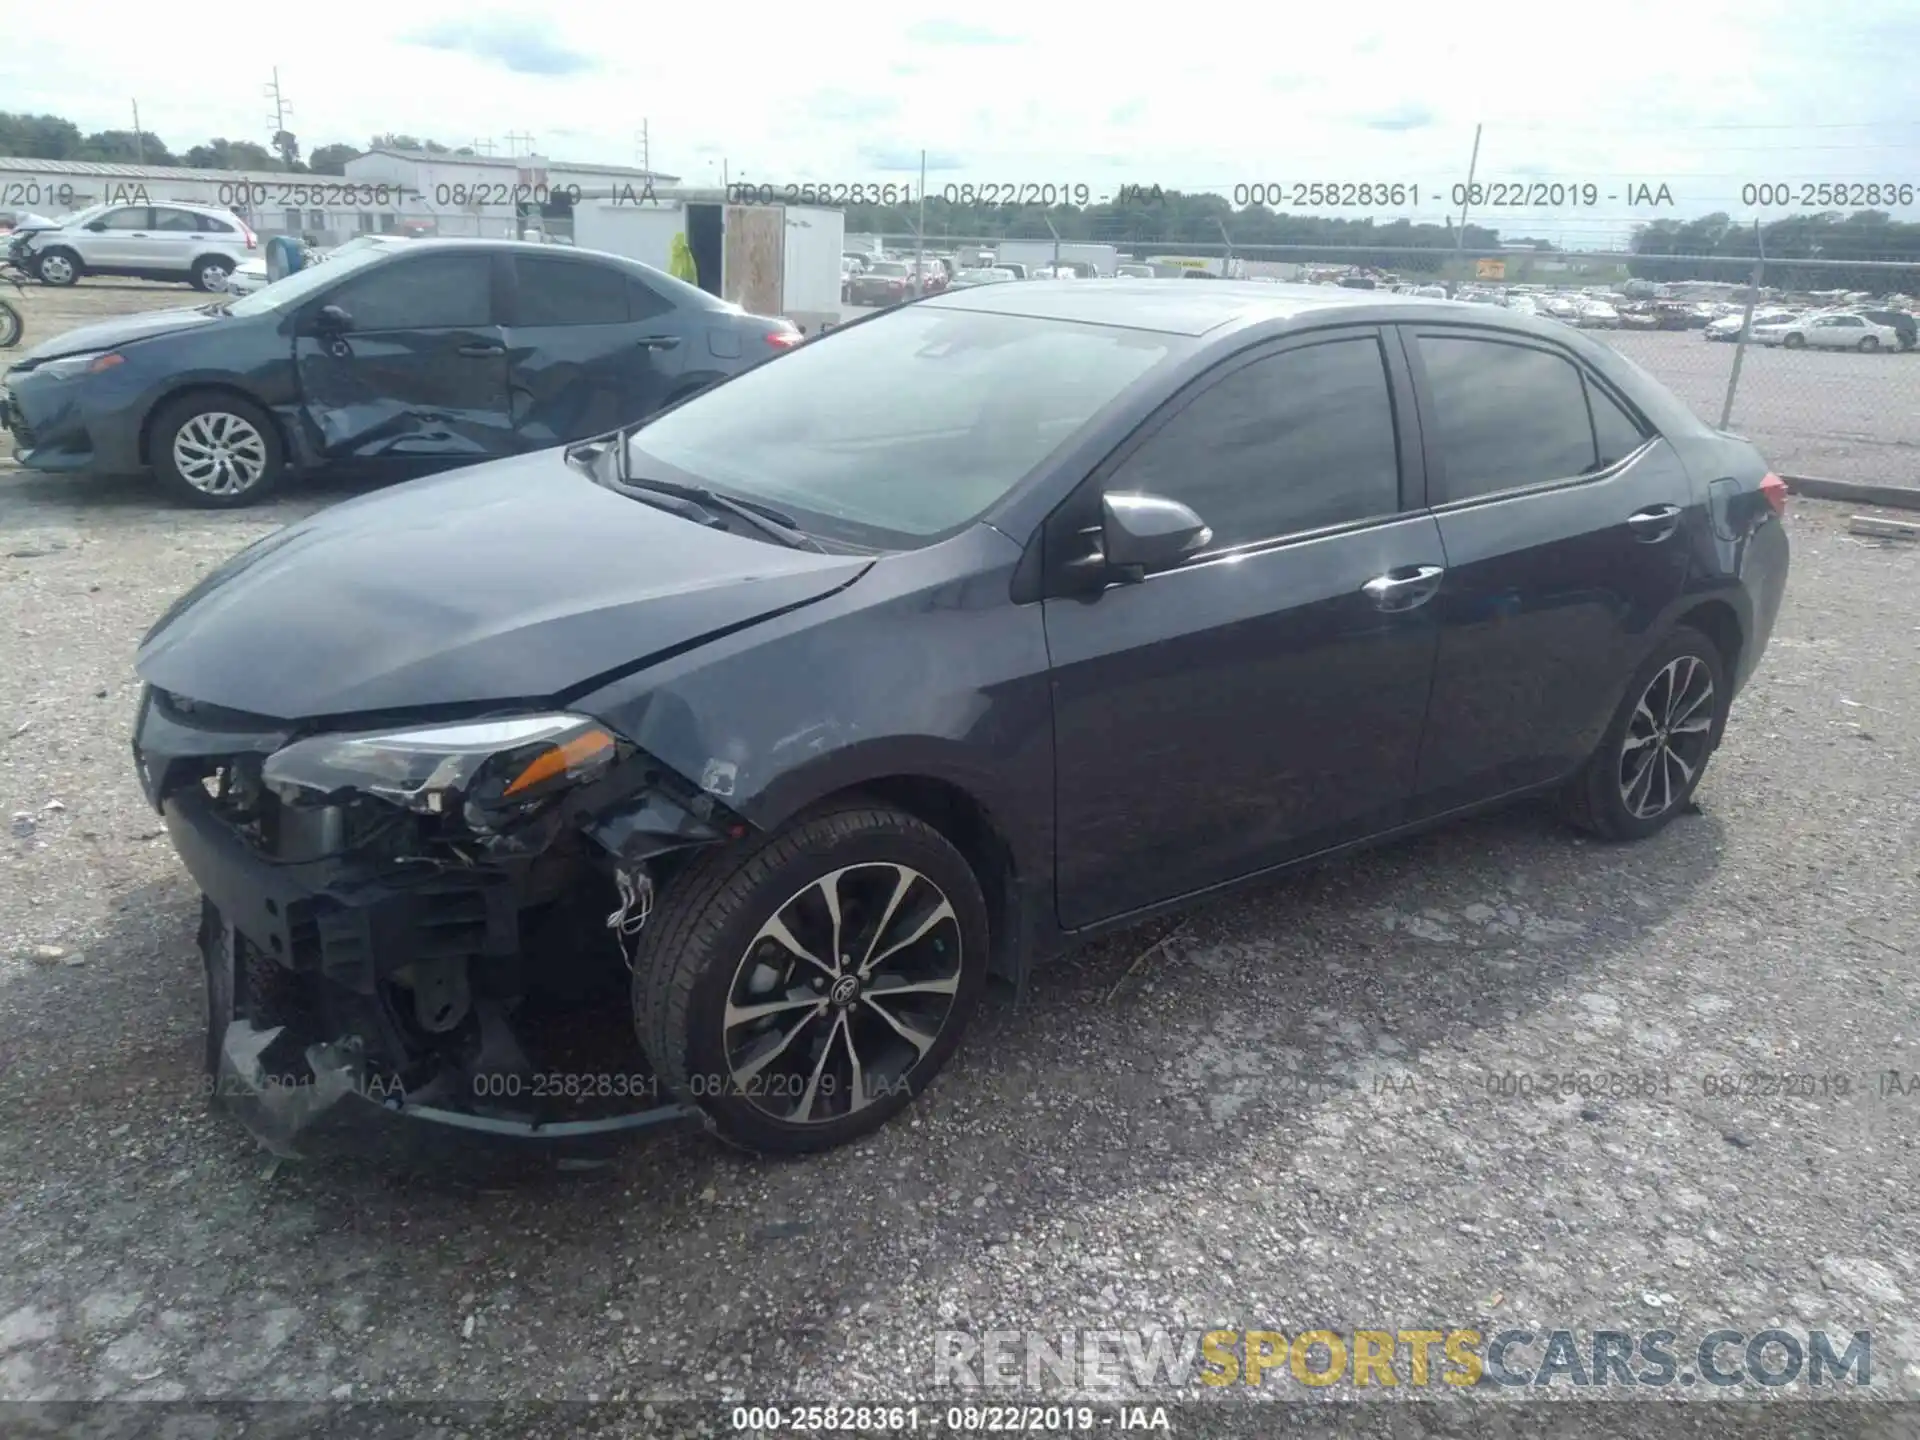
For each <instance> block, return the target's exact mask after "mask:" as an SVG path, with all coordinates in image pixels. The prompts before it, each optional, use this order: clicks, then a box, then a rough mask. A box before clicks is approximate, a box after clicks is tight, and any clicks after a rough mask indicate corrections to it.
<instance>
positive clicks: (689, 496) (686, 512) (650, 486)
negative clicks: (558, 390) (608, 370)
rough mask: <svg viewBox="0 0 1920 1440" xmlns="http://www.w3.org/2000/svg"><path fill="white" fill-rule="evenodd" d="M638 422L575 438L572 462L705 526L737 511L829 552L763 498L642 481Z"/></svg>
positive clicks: (784, 538) (799, 543)
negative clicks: (634, 453)
mask: <svg viewBox="0 0 1920 1440" xmlns="http://www.w3.org/2000/svg"><path fill="white" fill-rule="evenodd" d="M639 428H640V427H639V426H638V425H629V426H626V427H624V428H622V429H619V430H615V431H613V432H612V433H611V434H607V435H595V436H593V437H591V438H590V439H586V440H578V441H575V442H574V443H573V444H572V445H569V446H568V447H567V449H566V452H565V454H566V458H567V460H568V462H569V463H571V464H573V465H576V466H578V467H579V468H581V469H583V470H586V471H587V473H588V474H590V475H592V476H593V477H594V478H595V479H597V480H599V481H601V483H602V484H606V485H609V486H610V488H613V489H617V490H619V491H621V492H622V493H623V494H627V495H630V496H631V497H632V498H634V499H636V500H642V501H645V502H646V503H648V504H651V505H657V506H659V508H660V509H662V510H666V511H668V512H670V513H672V514H674V515H678V516H680V517H681V518H682V519H686V520H693V521H696V522H698V523H699V524H702V525H710V526H714V527H716V528H722V525H721V520H720V516H719V515H718V514H716V513H715V512H716V511H718V512H723V513H725V514H728V515H732V516H733V517H735V518H736V519H739V520H744V521H746V522H747V523H748V524H749V525H751V526H753V528H754V529H756V530H758V531H760V532H761V533H762V534H763V535H771V536H772V537H773V538H774V539H775V540H778V541H779V542H780V543H781V544H782V545H786V546H788V547H790V548H792V549H795V550H817V551H819V552H821V553H822V554H826V553H828V551H827V547H826V546H824V545H822V544H821V543H820V542H819V541H817V540H815V539H814V538H813V537H812V536H811V535H809V534H807V533H806V532H805V531H804V530H802V529H801V528H800V527H799V525H798V524H797V523H796V522H795V521H794V518H793V517H792V516H791V515H788V514H787V513H786V512H785V511H781V510H776V509H774V508H773V507H772V506H771V505H762V504H761V503H760V502H759V501H757V500H736V499H735V498H734V497H733V496H731V495H725V494H722V493H721V492H720V491H718V490H710V489H708V488H707V487H706V486H705V485H682V484H679V483H678V482H676V481H672V480H637V479H635V478H634V476H633V471H632V468H631V466H630V465H629V464H628V460H627V441H628V438H629V437H630V436H631V435H632V433H633V432H634V431H635V430H638V429H639ZM609 452H611V453H612V455H613V457H614V467H613V468H614V472H615V473H614V474H613V475H612V476H611V477H608V476H605V475H604V474H602V473H601V467H602V462H604V461H605V459H606V458H607V455H608V453H609Z"/></svg>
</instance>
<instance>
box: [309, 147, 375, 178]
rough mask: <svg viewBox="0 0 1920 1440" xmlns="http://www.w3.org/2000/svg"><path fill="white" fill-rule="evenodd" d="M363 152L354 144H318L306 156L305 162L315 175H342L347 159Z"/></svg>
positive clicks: (358, 155) (345, 170) (351, 158)
mask: <svg viewBox="0 0 1920 1440" xmlns="http://www.w3.org/2000/svg"><path fill="white" fill-rule="evenodd" d="M364 153H365V152H364V151H362V150H361V149H360V148H359V147H358V146H354V145H320V146H316V147H315V148H314V152H313V153H312V154H311V155H309V156H308V157H307V163H308V164H309V165H310V166H312V167H313V173H314V174H316V175H344V174H346V173H347V161H349V160H355V159H358V158H359V157H360V156H361V155H362V154H364Z"/></svg>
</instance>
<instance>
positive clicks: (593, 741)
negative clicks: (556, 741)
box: [502, 730, 614, 796]
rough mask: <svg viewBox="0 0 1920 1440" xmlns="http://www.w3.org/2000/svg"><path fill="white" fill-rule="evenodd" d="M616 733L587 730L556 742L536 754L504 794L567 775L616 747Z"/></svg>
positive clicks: (524, 789) (520, 790)
mask: <svg viewBox="0 0 1920 1440" xmlns="http://www.w3.org/2000/svg"><path fill="white" fill-rule="evenodd" d="M613 748H614V746H613V737H612V736H611V735H609V734H608V733H607V732H606V731H604V730H588V731H586V732H585V733H584V734H580V735H576V736H574V737H573V739H571V740H569V741H567V742H566V743H565V744H564V745H555V746H554V747H553V748H552V749H550V750H544V751H542V752H541V753H540V754H539V755H536V756H535V757H534V758H533V761H532V763H530V764H529V765H528V766H527V768H526V769H524V770H522V771H521V772H520V773H519V774H518V775H517V776H515V777H514V781H513V783H512V784H511V785H509V786H507V788H506V790H505V791H503V792H502V794H503V796H512V795H518V794H520V793H521V792H522V791H526V790H531V789H532V788H533V787H534V786H536V785H538V784H540V783H541V782H542V781H544V780H552V779H554V778H556V777H558V776H561V775H565V774H566V773H567V772H568V771H570V770H572V769H574V768H575V767H576V766H580V765H584V764H586V763H588V762H589V761H591V760H594V759H597V758H598V757H600V756H602V755H607V754H610V753H611V752H612V750H613Z"/></svg>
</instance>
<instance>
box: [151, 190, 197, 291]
mask: <svg viewBox="0 0 1920 1440" xmlns="http://www.w3.org/2000/svg"><path fill="white" fill-rule="evenodd" d="M206 238H207V233H206V231H205V229H204V228H202V225H201V221H200V217H199V216H198V215H196V214H194V213H193V211H191V210H182V209H180V208H179V207H178V206H174V205H156V206H154V207H153V233H152V236H151V238H150V239H148V241H147V243H146V244H145V245H144V246H143V247H141V254H142V259H141V262H140V263H142V264H144V265H147V266H150V267H151V268H153V269H155V270H177V271H179V272H180V273H181V274H183V275H184V274H185V273H186V270H187V267H188V266H189V265H191V264H192V263H193V261H194V258H195V257H196V256H197V255H199V254H200V253H201V251H202V250H203V249H204V248H205V246H204V245H203V243H202V242H203V241H205V239H206Z"/></svg>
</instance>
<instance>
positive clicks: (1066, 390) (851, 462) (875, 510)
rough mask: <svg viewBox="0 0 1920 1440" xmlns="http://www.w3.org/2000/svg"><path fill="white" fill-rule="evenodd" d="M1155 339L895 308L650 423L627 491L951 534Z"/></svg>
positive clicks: (1110, 392) (1083, 416)
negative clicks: (690, 488) (639, 486)
mask: <svg viewBox="0 0 1920 1440" xmlns="http://www.w3.org/2000/svg"><path fill="white" fill-rule="evenodd" d="M1176 343H1178V342H1177V341H1176V338H1175V337H1173V336H1169V335H1162V334H1154V333H1148V332H1143V331H1138V330H1123V329H1117V328H1114V327H1110V326H1100V325H1078V324H1069V323H1067V322H1064V321H1057V320H1038V319H1033V318H1030V317H1027V316H1017V315H988V314H975V313H972V312H969V311H965V310H949V309H944V308H938V307H934V306H927V305H916V306H909V307H907V308H904V309H901V310H897V311H894V312H892V313H890V314H887V315H884V316H882V317H880V318H878V319H875V320H869V321H865V322H863V323H861V324H858V325H853V326H849V327H848V328H846V329H844V330H839V331H836V332H834V333H833V334H832V335H830V336H827V337H825V338H824V339H822V340H820V341H818V342H816V343H813V344H808V345H802V346H800V347H799V348H798V349H795V350H792V351H790V352H788V353H787V354H785V355H783V356H781V357H779V358H778V359H777V360H774V361H770V362H768V363H766V364H763V365H759V366H756V367H755V368H754V369H752V370H749V371H747V372H746V373H744V374H742V375H739V376H737V377H736V378H734V379H732V380H729V381H728V382H727V383H725V384H724V385H720V386H718V387H716V388H715V389H713V390H711V391H709V392H708V393H707V394H705V395H702V396H700V397H699V398H698V399H696V400H694V401H692V402H690V403H688V404H685V405H682V406H680V407H679V408H678V409H676V410H673V411H670V412H669V413H667V414H665V415H662V416H660V417H659V418H658V419H656V420H653V421H651V422H649V423H648V424H647V425H646V426H645V427H644V428H643V429H641V430H639V431H637V432H636V433H635V434H634V436H633V439H632V440H631V442H630V444H631V451H630V454H629V459H630V460H631V469H632V473H633V475H634V478H635V479H638V480H645V479H649V478H656V479H676V480H685V479H691V480H692V481H693V482H695V483H698V484H702V485H707V486H710V487H712V488H714V489H716V490H721V491H724V492H726V493H729V494H732V495H737V496H740V497H742V498H744V499H749V500H759V501H763V502H764V503H766V504H770V505H775V506H778V507H779V508H780V509H781V510H784V511H787V512H790V513H792V514H793V515H794V516H795V517H796V518H797V519H798V520H799V522H800V524H801V525H802V527H803V528H805V529H807V530H810V531H814V532H816V533H819V534H821V535H824V536H827V537H830V538H838V539H843V540H848V541H851V542H852V543H855V544H860V545H881V546H891V547H906V546H912V545H916V544H922V543H925V542H926V541H927V540H929V539H931V538H932V537H935V536H938V535H941V534H943V533H946V532H950V531H953V530H955V529H958V528H959V527H960V526H963V525H965V524H967V523H968V522H969V521H971V520H974V519H976V518H977V517H978V516H979V515H981V514H982V513H983V512H984V511H985V510H986V509H987V508H988V507H989V506H991V505H992V504H993V503H994V502H995V501H997V500H999V499H1000V498H1001V497H1002V496H1003V495H1005V494H1007V492H1008V491H1010V490H1012V489H1013V487H1014V486H1015V485H1017V484H1019V482H1020V481H1021V480H1022V479H1023V478H1024V477H1025V476H1026V475H1027V474H1028V472H1030V471H1031V470H1032V469H1033V468H1034V467H1035V466H1036V465H1038V464H1040V462H1041V461H1043V460H1045V459H1046V458H1047V456H1049V455H1050V454H1052V453H1053V452H1054V451H1055V450H1056V449H1058V448H1059V447H1060V446H1061V445H1063V444H1064V443H1066V441H1068V440H1069V439H1070V438H1072V437H1073V436H1074V435H1075V434H1076V433H1077V432H1078V431H1080V430H1081V428H1082V427H1084V426H1085V425H1086V424H1087V423H1088V422H1089V421H1090V420H1092V419H1093V417H1094V416H1096V415H1097V414H1099V413H1100V411H1102V410H1103V409H1105V408H1106V407H1107V406H1108V405H1109V404H1111V403H1112V402H1113V400H1114V399H1115V398H1116V397H1118V396H1119V395H1120V394H1121V392H1123V391H1124V390H1125V389H1126V388H1127V387H1128V386H1129V385H1131V384H1132V383H1133V382H1134V381H1136V380H1138V379H1139V378H1140V377H1141V376H1143V375H1145V374H1146V373H1147V371H1148V370H1150V369H1152V368H1153V366H1154V365H1156V364H1157V363H1159V362H1160V361H1161V360H1163V359H1165V358H1166V357H1167V356H1168V354H1169V353H1171V350H1172V347H1173V346H1174V345H1175V344H1176Z"/></svg>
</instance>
